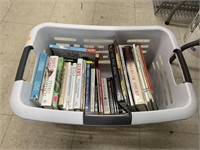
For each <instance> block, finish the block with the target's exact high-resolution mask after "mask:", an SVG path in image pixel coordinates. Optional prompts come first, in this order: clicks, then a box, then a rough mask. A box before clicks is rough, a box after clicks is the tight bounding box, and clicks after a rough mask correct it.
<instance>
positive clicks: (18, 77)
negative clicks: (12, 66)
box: [15, 46, 33, 81]
mask: <svg viewBox="0 0 200 150" xmlns="http://www.w3.org/2000/svg"><path fill="white" fill-rule="evenodd" d="M32 49H33V46H26V47H25V48H24V51H23V53H22V56H21V59H20V62H19V66H18V69H17V74H16V77H15V81H18V80H23V75H24V69H25V67H26V62H27V59H28V55H29V53H30V51H31V50H32Z"/></svg>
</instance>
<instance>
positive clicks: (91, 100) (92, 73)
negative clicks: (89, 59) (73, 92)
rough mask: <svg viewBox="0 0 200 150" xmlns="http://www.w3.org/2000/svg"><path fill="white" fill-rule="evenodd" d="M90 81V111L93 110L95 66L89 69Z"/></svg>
mask: <svg viewBox="0 0 200 150" xmlns="http://www.w3.org/2000/svg"><path fill="white" fill-rule="evenodd" d="M90 79H91V81H90V112H92V113H94V112H95V68H92V69H91V78H90Z"/></svg>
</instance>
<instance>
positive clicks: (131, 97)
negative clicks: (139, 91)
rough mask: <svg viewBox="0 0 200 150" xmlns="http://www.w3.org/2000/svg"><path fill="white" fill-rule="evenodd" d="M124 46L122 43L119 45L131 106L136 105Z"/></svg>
mask: <svg viewBox="0 0 200 150" xmlns="http://www.w3.org/2000/svg"><path fill="white" fill-rule="evenodd" d="M122 47H123V46H122V45H119V52H120V57H121V62H122V68H123V71H124V77H125V82H126V87H127V92H128V96H129V100H130V104H131V106H134V102H133V101H134V100H133V96H132V92H131V87H130V84H129V79H128V75H127V69H126V65H125V61H124V55H123V50H122Z"/></svg>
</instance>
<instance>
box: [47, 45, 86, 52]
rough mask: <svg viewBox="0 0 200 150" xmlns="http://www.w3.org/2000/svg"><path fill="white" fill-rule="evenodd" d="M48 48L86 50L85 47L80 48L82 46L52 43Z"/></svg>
mask: <svg viewBox="0 0 200 150" xmlns="http://www.w3.org/2000/svg"><path fill="white" fill-rule="evenodd" d="M49 48H55V49H63V50H71V51H78V52H87V48H82V47H68V46H62V45H54V44H50V45H49Z"/></svg>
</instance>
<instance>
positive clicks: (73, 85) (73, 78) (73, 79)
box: [68, 63, 77, 110]
mask: <svg viewBox="0 0 200 150" xmlns="http://www.w3.org/2000/svg"><path fill="white" fill-rule="evenodd" d="M72 66H73V67H72V75H71V86H70V89H71V90H70V97H69V108H68V110H74V97H75V90H76V88H77V87H76V71H77V63H73V64H72Z"/></svg>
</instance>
